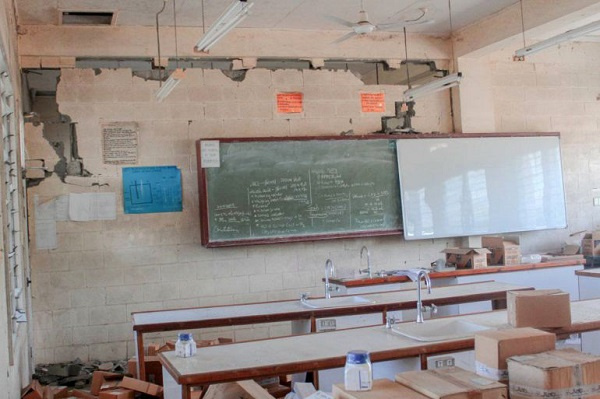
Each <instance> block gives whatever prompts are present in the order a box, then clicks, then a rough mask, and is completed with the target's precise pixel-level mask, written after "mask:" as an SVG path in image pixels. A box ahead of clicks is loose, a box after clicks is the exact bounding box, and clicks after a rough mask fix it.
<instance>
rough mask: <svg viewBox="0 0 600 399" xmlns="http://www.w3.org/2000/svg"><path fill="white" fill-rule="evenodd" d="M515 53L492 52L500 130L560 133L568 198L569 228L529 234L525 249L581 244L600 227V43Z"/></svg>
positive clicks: (497, 119)
mask: <svg viewBox="0 0 600 399" xmlns="http://www.w3.org/2000/svg"><path fill="white" fill-rule="evenodd" d="M513 52H514V48H507V49H505V50H501V51H497V52H495V53H493V54H491V55H490V56H489V63H490V64H489V65H490V71H491V81H492V90H493V94H494V96H493V98H494V107H495V126H496V130H497V131H499V132H511V131H513V132H514V131H525V132H560V134H561V149H562V162H563V174H564V185H565V193H566V202H567V223H568V228H567V229H564V230H550V231H544V232H537V233H531V232H530V233H525V234H523V235H522V238H523V239H524V242H525V246H524V250H525V251H529V252H533V251H544V250H554V249H557V248H560V247H561V246H562V245H564V243H581V238H582V234H576V233H577V232H581V231H583V230H591V229H598V228H600V207H594V206H593V198H594V197H600V190H599V188H600V173H598V172H599V171H600V167H599V165H600V162H599V161H598V159H599V158H598V155H599V154H600V136H599V135H598V134H599V133H600V102H599V101H600V73H598V67H599V66H600V44H598V43H567V44H564V45H561V46H556V47H553V48H549V49H546V50H544V51H542V52H539V53H537V54H535V55H531V56H529V57H527V58H526V60H525V61H524V62H515V61H513V60H512V54H513ZM572 234H573V235H572ZM571 235H572V236H571Z"/></svg>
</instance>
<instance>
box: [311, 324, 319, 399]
mask: <svg viewBox="0 0 600 399" xmlns="http://www.w3.org/2000/svg"><path fill="white" fill-rule="evenodd" d="M310 332H311V333H315V332H317V319H316V318H315V316H314V315H312V316H310ZM312 382H313V385H314V386H315V388H317V389H319V372H318V371H316V370H315V371H313V372H312Z"/></svg>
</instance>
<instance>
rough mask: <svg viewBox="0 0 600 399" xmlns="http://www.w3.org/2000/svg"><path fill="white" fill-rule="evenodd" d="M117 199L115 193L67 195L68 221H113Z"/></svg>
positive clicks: (115, 215)
mask: <svg viewBox="0 0 600 399" xmlns="http://www.w3.org/2000/svg"><path fill="white" fill-rule="evenodd" d="M116 218H117V198H116V195H115V193H83V194H69V219H70V220H73V221H76V222H86V221H90V220H115V219H116Z"/></svg>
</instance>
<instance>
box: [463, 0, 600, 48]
mask: <svg viewBox="0 0 600 399" xmlns="http://www.w3.org/2000/svg"><path fill="white" fill-rule="evenodd" d="M599 13H600V2H598V1H597V0H577V1H573V0H555V1H548V0H523V15H524V23H525V38H526V40H527V41H528V44H529V43H530V42H529V40H530V41H531V42H534V41H538V40H542V39H545V38H547V37H550V36H552V35H555V34H557V33H560V32H564V31H566V30H568V29H572V28H574V27H577V26H581V25H583V24H585V23H588V22H591V21H590V19H593V18H596V17H597V16H598V14H599ZM522 34H523V29H522V25H521V6H520V3H519V2H517V3H515V4H513V5H512V6H510V7H507V8H505V9H504V10H502V11H500V12H498V13H496V14H494V15H492V16H490V17H488V18H484V19H482V20H481V21H479V22H476V23H474V24H471V25H469V26H467V27H465V28H463V29H461V30H459V31H458V32H456V33H455V34H454V40H453V42H454V52H455V56H456V57H457V58H458V57H463V56H468V57H480V56H484V55H486V54H489V53H491V52H493V51H496V50H499V49H501V48H503V47H506V46H507V45H513V43H520V47H523V46H522V44H523V42H522V40H523V39H522ZM520 47H519V48H520ZM516 49H517V48H515V50H516Z"/></svg>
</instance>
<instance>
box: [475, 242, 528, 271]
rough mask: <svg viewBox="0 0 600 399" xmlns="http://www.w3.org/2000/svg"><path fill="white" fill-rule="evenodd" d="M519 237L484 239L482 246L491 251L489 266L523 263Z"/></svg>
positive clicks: (488, 258) (488, 260)
mask: <svg viewBox="0 0 600 399" xmlns="http://www.w3.org/2000/svg"><path fill="white" fill-rule="evenodd" d="M519 242H520V241H519V237H508V236H507V237H482V238H481V245H482V246H483V247H484V248H487V249H489V250H490V253H489V254H488V255H487V263H488V265H506V266H510V265H518V264H520V263H521V246H520V245H519Z"/></svg>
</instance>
